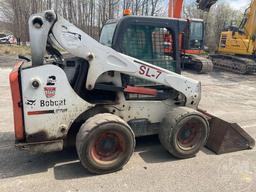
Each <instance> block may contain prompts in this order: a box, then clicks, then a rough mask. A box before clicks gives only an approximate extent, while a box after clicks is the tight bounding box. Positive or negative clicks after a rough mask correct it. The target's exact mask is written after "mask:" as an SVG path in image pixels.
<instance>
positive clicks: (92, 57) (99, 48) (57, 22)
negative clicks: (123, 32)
mask: <svg viewBox="0 0 256 192" xmlns="http://www.w3.org/2000/svg"><path fill="white" fill-rule="evenodd" d="M29 31H30V37H31V48H32V65H42V64H43V57H44V53H45V50H46V44H47V42H48V44H49V43H50V44H51V46H53V45H56V46H59V47H61V48H63V49H64V50H66V51H68V52H69V53H71V54H72V55H74V56H77V57H80V58H84V59H86V60H87V61H88V62H89V65H90V67H89V72H88V79H87V82H86V88H87V89H88V90H92V89H93V88H94V87H95V83H96V81H97V79H98V78H99V76H100V75H102V74H103V73H105V72H108V71H117V72H120V73H123V74H127V75H131V76H135V77H138V78H141V79H145V80H149V81H152V82H155V83H159V84H162V85H165V86H168V87H172V88H174V89H175V90H177V91H179V92H180V93H182V94H183V95H184V96H185V97H186V106H189V107H193V108H196V107H197V106H198V104H199V101H200V97H201V95H200V94H201V93H200V92H201V85H200V82H198V81H196V80H192V79H189V78H187V77H184V76H181V75H179V74H176V73H174V72H171V71H168V70H166V69H163V68H160V67H157V66H154V65H152V64H150V63H147V62H144V61H141V60H139V59H135V58H133V57H130V56H127V55H124V54H121V53H118V52H117V51H115V50H113V49H111V48H109V47H106V46H104V45H101V44H100V43H99V42H97V41H96V40H94V39H93V38H91V37H90V36H89V35H87V34H86V33H84V32H83V31H81V30H80V29H78V28H77V27H76V26H74V25H73V24H71V23H69V22H68V21H67V20H65V19H63V18H61V17H58V16H57V15H56V14H55V13H54V11H45V12H44V13H40V14H36V15H33V16H31V17H30V20H29ZM38 42H40V46H38Z"/></svg>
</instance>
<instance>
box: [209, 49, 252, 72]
mask: <svg viewBox="0 0 256 192" xmlns="http://www.w3.org/2000/svg"><path fill="white" fill-rule="evenodd" d="M210 57H211V59H212V62H213V65H214V68H216V69H221V70H225V71H230V72H234V73H238V74H253V73H256V62H255V61H254V60H253V59H249V58H243V57H239V56H234V55H224V54H213V55H211V56H210Z"/></svg>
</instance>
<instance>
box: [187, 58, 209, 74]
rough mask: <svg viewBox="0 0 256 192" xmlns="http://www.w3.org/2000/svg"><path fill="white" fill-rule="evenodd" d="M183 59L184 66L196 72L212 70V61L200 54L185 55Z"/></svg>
mask: <svg viewBox="0 0 256 192" xmlns="http://www.w3.org/2000/svg"><path fill="white" fill-rule="evenodd" d="M185 57H186V60H184V61H183V62H184V66H185V68H189V69H192V70H194V71H196V72H198V73H209V72H212V70H213V63H212V61H211V60H210V59H208V58H206V57H203V56H200V55H186V56H185Z"/></svg>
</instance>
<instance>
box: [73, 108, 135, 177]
mask: <svg viewBox="0 0 256 192" xmlns="http://www.w3.org/2000/svg"><path fill="white" fill-rule="evenodd" d="M134 147H135V136H134V133H133V131H132V129H131V128H130V126H129V125H128V124H127V123H126V122H125V121H123V120H122V119H121V118H119V117H118V116H116V115H112V114H110V113H103V114H97V115H95V116H93V117H91V118H89V119H88V120H87V121H86V122H85V123H84V124H83V125H82V126H81V128H80V130H79V132H78V134H77V137H76V149H77V153H78V156H79V159H80V161H81V163H82V165H83V166H84V167H85V168H86V169H87V170H88V171H89V172H92V173H96V174H104V173H110V172H114V171H117V170H119V169H121V168H122V167H123V166H124V165H125V164H126V163H127V162H128V161H129V159H130V157H131V155H132V154H133V151H134Z"/></svg>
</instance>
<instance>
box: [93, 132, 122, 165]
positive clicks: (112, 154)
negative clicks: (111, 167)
mask: <svg viewBox="0 0 256 192" xmlns="http://www.w3.org/2000/svg"><path fill="white" fill-rule="evenodd" d="M125 148H126V145H125V143H124V136H123V135H122V134H121V133H119V132H117V131H105V132H102V133H100V134H98V136H96V137H95V139H94V141H93V142H92V146H91V147H90V154H91V157H92V159H93V160H94V161H95V162H97V163H99V164H110V163H113V161H117V160H118V159H119V158H120V156H121V154H122V153H123V152H124V151H125Z"/></svg>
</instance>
